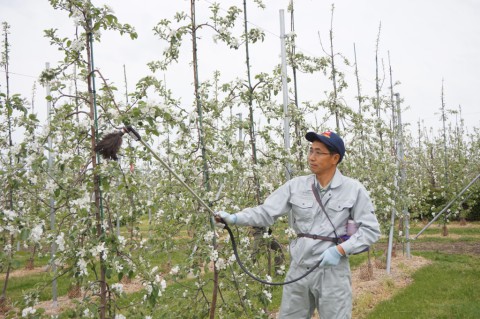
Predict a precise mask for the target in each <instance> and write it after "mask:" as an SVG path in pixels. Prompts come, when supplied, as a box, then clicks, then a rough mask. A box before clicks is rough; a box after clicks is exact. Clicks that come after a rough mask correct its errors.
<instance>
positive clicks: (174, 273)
mask: <svg viewBox="0 0 480 319" xmlns="http://www.w3.org/2000/svg"><path fill="white" fill-rule="evenodd" d="M179 270H180V267H178V265H175V266H174V267H172V269H171V270H170V274H171V275H176V274H178V272H179Z"/></svg>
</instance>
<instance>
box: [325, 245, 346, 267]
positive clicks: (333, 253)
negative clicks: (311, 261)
mask: <svg viewBox="0 0 480 319" xmlns="http://www.w3.org/2000/svg"><path fill="white" fill-rule="evenodd" d="M341 257H342V254H340V252H339V251H338V249H337V246H333V247H330V248H328V249H327V250H325V251H324V252H323V254H321V255H320V258H323V260H322V262H321V263H320V266H336V265H338V263H339V262H340V258H341Z"/></svg>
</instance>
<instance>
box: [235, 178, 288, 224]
mask: <svg viewBox="0 0 480 319" xmlns="http://www.w3.org/2000/svg"><path fill="white" fill-rule="evenodd" d="M289 198H290V183H289V182H287V183H285V184H283V185H282V186H280V187H279V188H278V189H276V190H275V191H274V192H273V193H272V194H271V195H270V196H268V197H267V199H265V202H264V203H263V204H262V205H259V206H256V207H251V208H245V209H244V210H242V211H241V212H239V213H237V214H235V215H236V216H237V222H236V225H240V226H257V227H268V226H271V225H272V224H273V223H274V222H275V220H276V219H277V218H278V217H280V216H282V215H285V214H287V213H288V212H289V211H290V209H291V206H290V203H289Z"/></svg>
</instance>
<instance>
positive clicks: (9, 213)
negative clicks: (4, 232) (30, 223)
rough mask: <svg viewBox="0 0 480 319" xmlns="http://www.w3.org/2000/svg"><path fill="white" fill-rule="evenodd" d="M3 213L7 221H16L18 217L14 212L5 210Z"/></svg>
mask: <svg viewBox="0 0 480 319" xmlns="http://www.w3.org/2000/svg"><path fill="white" fill-rule="evenodd" d="M3 213H4V214H5V217H6V219H5V218H4V220H5V221H7V220H14V219H15V217H17V216H18V214H17V213H15V212H14V211H13V210H8V209H7V210H4V211H3Z"/></svg>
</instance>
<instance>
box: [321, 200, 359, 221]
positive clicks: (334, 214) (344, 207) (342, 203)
mask: <svg viewBox="0 0 480 319" xmlns="http://www.w3.org/2000/svg"><path fill="white" fill-rule="evenodd" d="M353 204H355V201H354V200H353V199H350V200H348V199H347V200H331V201H330V202H329V203H328V207H327V212H328V216H329V217H330V218H331V219H332V222H333V223H334V224H337V223H339V222H340V223H341V222H342V221H343V220H345V226H346V223H347V219H348V218H349V217H350V211H351V209H352V207H353Z"/></svg>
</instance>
